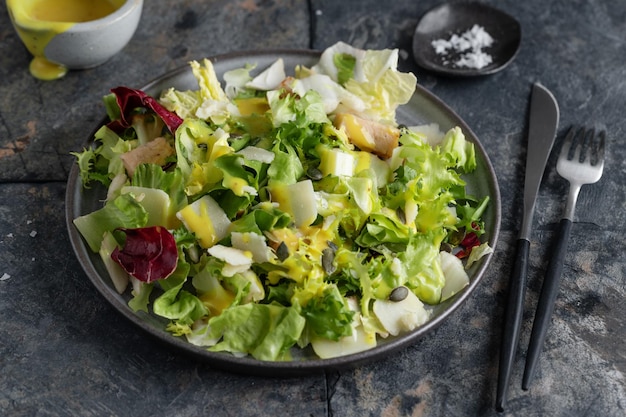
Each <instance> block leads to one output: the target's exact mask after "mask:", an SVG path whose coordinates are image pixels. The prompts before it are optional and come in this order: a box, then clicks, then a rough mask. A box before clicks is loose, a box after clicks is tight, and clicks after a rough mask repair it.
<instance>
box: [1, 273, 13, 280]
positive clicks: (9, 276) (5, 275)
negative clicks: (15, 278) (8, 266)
mask: <svg viewBox="0 0 626 417" xmlns="http://www.w3.org/2000/svg"><path fill="white" fill-rule="evenodd" d="M9 278H11V275H9V274H7V273H6V272H5V273H4V274H2V276H1V277H0V281H6V280H7V279H9Z"/></svg>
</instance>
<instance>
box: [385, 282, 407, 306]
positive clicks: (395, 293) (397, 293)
mask: <svg viewBox="0 0 626 417" xmlns="http://www.w3.org/2000/svg"><path fill="white" fill-rule="evenodd" d="M408 295H409V289H408V288H407V287H405V286H402V285H401V286H399V287H396V288H394V289H393V290H391V293H390V294H389V301H395V302H398V301H402V300H404V299H405V298H406V297H407V296H408Z"/></svg>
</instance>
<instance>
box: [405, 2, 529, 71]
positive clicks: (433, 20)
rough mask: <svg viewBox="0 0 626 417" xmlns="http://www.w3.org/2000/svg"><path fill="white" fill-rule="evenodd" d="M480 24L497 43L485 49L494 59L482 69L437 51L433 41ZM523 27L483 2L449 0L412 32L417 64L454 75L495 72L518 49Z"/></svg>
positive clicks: (507, 63)
mask: <svg viewBox="0 0 626 417" xmlns="http://www.w3.org/2000/svg"><path fill="white" fill-rule="evenodd" d="M474 25H478V26H480V27H482V28H484V30H485V31H486V32H487V33H488V34H489V35H491V37H492V38H493V40H494V42H493V44H492V45H491V46H490V47H485V48H484V49H483V52H485V53H486V54H488V55H489V56H490V57H491V58H492V62H491V63H490V64H488V65H485V66H483V67H481V68H470V67H467V66H457V65H455V62H456V60H457V59H458V56H459V54H458V53H457V54H456V55H454V54H452V55H450V54H438V53H437V52H436V51H435V49H434V48H433V46H432V42H433V41H434V40H439V39H446V40H448V39H450V37H451V36H452V35H454V34H456V35H459V36H460V35H462V34H463V33H465V32H466V31H468V30H470V29H471V28H472V27H473V26H474ZM521 38H522V29H521V26H520V24H519V22H518V21H517V20H516V19H515V18H513V17H512V16H510V15H508V14H506V13H504V12H503V11H501V10H498V9H495V8H493V7H491V6H487V5H486V4H481V3H446V4H443V5H441V6H437V7H435V8H434V9H431V10H430V11H428V12H427V13H426V14H425V15H424V16H423V17H422V19H421V20H420V22H419V23H418V24H417V27H416V28H415V34H414V35H413V55H414V58H415V61H416V62H417V64H418V65H419V66H420V67H422V68H424V69H426V70H429V71H432V72H436V73H439V74H443V75H447V76H451V77H474V76H479V75H487V74H493V73H495V72H498V71H500V70H502V69H504V68H505V67H506V66H507V65H509V64H510V63H511V62H512V61H513V59H514V58H515V56H516V55H517V51H518V50H519V46H520V42H521Z"/></svg>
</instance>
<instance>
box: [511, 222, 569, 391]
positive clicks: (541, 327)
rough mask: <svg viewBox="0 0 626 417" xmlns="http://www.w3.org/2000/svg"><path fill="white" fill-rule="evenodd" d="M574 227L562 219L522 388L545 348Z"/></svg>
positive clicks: (534, 328) (541, 298)
mask: <svg viewBox="0 0 626 417" xmlns="http://www.w3.org/2000/svg"><path fill="white" fill-rule="evenodd" d="M571 229H572V221H571V220H569V219H562V220H561V222H560V224H559V232H558V238H557V241H556V245H555V247H554V251H553V253H552V256H551V257H550V262H549V263H548V269H547V270H546V276H545V278H544V280H543V285H542V287H541V295H540V296H539V302H538V303H537V310H536V312H535V319H534V321H533V330H532V333H531V335H530V342H529V344H528V353H527V354H526V365H525V368H524V377H523V378H522V389H523V390H527V389H528V388H529V386H530V383H531V381H532V379H533V377H534V375H535V370H536V369H537V363H538V362H539V356H540V355H541V350H542V349H543V342H544V341H545V339H546V334H547V332H548V327H549V326H550V321H551V319H552V313H553V311H554V304H555V302H556V296H557V295H558V293H559V284H560V283H561V275H562V274H563V261H564V259H565V254H566V252H567V243H568V240H569V235H570V230H571Z"/></svg>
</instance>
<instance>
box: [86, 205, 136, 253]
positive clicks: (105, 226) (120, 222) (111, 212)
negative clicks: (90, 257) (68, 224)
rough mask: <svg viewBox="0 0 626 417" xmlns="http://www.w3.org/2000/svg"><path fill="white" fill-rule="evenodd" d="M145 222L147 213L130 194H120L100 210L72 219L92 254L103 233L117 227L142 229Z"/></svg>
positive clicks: (98, 244) (97, 247)
mask: <svg viewBox="0 0 626 417" xmlns="http://www.w3.org/2000/svg"><path fill="white" fill-rule="evenodd" d="M147 222H148V213H147V212H146V210H145V209H144V208H143V207H142V206H141V204H139V203H138V202H137V201H136V200H135V199H134V198H133V196H132V195H130V194H122V195H120V196H119V197H117V198H115V199H114V200H111V201H109V202H107V203H106V204H105V205H104V207H102V208H101V209H99V210H96V211H93V212H91V213H89V214H85V215H83V216H79V217H77V218H75V219H74V225H75V226H76V228H77V229H78V231H79V232H80V234H81V235H82V236H83V238H84V239H85V241H86V242H87V244H88V245H89V248H90V249H91V250H92V251H94V252H98V251H99V250H100V245H101V243H102V239H103V237H104V233H105V232H110V231H112V230H115V229H117V228H118V227H123V228H127V229H133V228H137V227H143V226H145V225H146V223H147Z"/></svg>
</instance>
